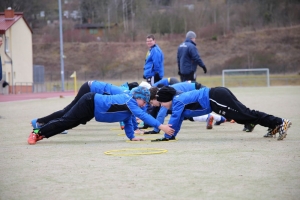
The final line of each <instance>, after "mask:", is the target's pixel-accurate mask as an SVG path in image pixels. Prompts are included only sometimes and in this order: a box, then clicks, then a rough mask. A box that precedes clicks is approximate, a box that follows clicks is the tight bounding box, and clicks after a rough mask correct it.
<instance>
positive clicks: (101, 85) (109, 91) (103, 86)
mask: <svg viewBox="0 0 300 200" xmlns="http://www.w3.org/2000/svg"><path fill="white" fill-rule="evenodd" d="M90 88H91V92H94V93H98V94H106V95H113V94H122V93H124V92H129V88H128V87H127V88H126V87H125V86H124V85H122V86H120V87H119V86H115V85H113V84H110V83H105V82H101V81H93V82H92V85H91V86H90Z"/></svg>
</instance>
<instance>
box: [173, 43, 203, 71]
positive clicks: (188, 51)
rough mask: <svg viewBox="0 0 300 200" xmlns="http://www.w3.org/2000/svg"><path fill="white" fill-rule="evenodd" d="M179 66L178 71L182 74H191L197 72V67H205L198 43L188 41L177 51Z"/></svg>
mask: <svg viewBox="0 0 300 200" xmlns="http://www.w3.org/2000/svg"><path fill="white" fill-rule="evenodd" d="M177 64H178V71H179V72H180V73H181V74H191V73H192V72H196V71H197V65H199V66H200V67H204V66H205V65H204V63H203V62H202V60H201V57H200V54H199V52H198V49H197V48H196V43H194V42H193V41H192V40H191V39H186V40H185V41H184V42H183V43H181V44H180V45H179V47H178V51H177Z"/></svg>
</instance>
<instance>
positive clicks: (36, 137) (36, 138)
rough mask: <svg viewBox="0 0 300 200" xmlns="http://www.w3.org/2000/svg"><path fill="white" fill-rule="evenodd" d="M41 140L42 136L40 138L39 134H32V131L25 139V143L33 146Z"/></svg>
mask: <svg viewBox="0 0 300 200" xmlns="http://www.w3.org/2000/svg"><path fill="white" fill-rule="evenodd" d="M42 139H43V136H40V135H39V134H37V133H34V131H33V132H31V133H30V135H29V137H28V139H27V142H28V144H30V145H33V144H35V143H36V142H37V141H39V140H42Z"/></svg>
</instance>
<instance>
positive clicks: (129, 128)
mask: <svg viewBox="0 0 300 200" xmlns="http://www.w3.org/2000/svg"><path fill="white" fill-rule="evenodd" d="M133 117H134V116H133ZM123 122H124V124H125V127H124V130H125V134H126V136H127V138H128V139H129V140H132V141H142V140H144V139H142V138H136V137H135V135H134V128H133V125H132V116H131V117H128V118H127V119H125V120H124V121H123Z"/></svg>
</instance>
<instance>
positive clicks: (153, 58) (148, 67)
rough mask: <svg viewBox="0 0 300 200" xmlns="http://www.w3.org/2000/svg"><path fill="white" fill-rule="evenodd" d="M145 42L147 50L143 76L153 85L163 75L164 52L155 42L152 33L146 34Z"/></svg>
mask: <svg viewBox="0 0 300 200" xmlns="http://www.w3.org/2000/svg"><path fill="white" fill-rule="evenodd" d="M146 42H147V46H148V47H149V50H148V52H147V54H146V59H145V65H144V76H143V77H144V79H146V80H147V82H148V83H149V84H150V85H153V84H154V83H156V82H157V81H159V80H161V79H162V78H163V77H164V54H163V52H162V50H161V49H160V48H159V46H158V45H157V44H156V43H155V38H154V36H153V35H148V36H147V40H146Z"/></svg>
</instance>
